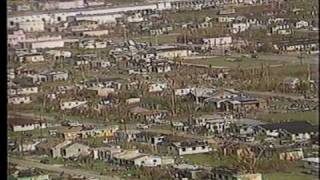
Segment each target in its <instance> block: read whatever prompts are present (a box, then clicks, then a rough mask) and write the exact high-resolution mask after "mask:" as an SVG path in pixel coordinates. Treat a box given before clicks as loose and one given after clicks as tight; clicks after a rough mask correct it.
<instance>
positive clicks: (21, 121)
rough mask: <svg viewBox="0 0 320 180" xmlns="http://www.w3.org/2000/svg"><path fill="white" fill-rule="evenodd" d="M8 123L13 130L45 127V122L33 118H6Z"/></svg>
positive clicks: (30, 129)
mask: <svg viewBox="0 0 320 180" xmlns="http://www.w3.org/2000/svg"><path fill="white" fill-rule="evenodd" d="M8 125H9V127H10V129H11V130H12V131H13V132H19V131H32V130H34V129H43V128H47V123H45V122H43V121H39V120H34V119H26V118H17V117H15V118H10V117H9V118H8Z"/></svg>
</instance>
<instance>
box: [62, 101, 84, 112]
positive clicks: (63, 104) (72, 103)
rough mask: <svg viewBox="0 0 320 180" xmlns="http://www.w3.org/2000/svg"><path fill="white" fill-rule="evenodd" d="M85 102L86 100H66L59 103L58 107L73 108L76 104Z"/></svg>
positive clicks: (63, 108)
mask: <svg viewBox="0 0 320 180" xmlns="http://www.w3.org/2000/svg"><path fill="white" fill-rule="evenodd" d="M86 103H87V101H68V102H63V103H62V104H61V105H60V109H61V110H65V109H72V108H75V107H77V106H80V105H83V104H86Z"/></svg>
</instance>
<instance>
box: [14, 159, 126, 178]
mask: <svg viewBox="0 0 320 180" xmlns="http://www.w3.org/2000/svg"><path fill="white" fill-rule="evenodd" d="M8 160H9V162H11V163H15V164H18V165H19V166H22V167H26V168H39V169H43V170H46V171H51V172H57V173H62V172H64V174H68V175H77V176H79V175H80V176H85V177H95V178H99V179H101V180H117V179H120V178H119V177H117V176H102V175H98V174H97V173H95V172H91V171H86V170H83V169H68V168H65V167H59V166H55V165H48V164H42V163H39V162H34V161H30V160H22V159H16V158H11V157H9V158H8Z"/></svg>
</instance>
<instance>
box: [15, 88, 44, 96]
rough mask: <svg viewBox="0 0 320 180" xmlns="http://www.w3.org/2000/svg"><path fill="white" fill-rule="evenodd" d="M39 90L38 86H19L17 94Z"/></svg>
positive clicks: (26, 93)
mask: <svg viewBox="0 0 320 180" xmlns="http://www.w3.org/2000/svg"><path fill="white" fill-rule="evenodd" d="M38 92H39V88H38V87H25V88H19V89H17V94H24V95H28V94H37V93H38Z"/></svg>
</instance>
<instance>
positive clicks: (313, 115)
mask: <svg viewBox="0 0 320 180" xmlns="http://www.w3.org/2000/svg"><path fill="white" fill-rule="evenodd" d="M256 118H257V119H260V120H264V121H268V122H281V121H299V120H306V121H308V122H310V123H311V124H319V112H318V111H309V112H288V113H272V114H271V113H268V114H267V113H259V114H257V115H256Z"/></svg>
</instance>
